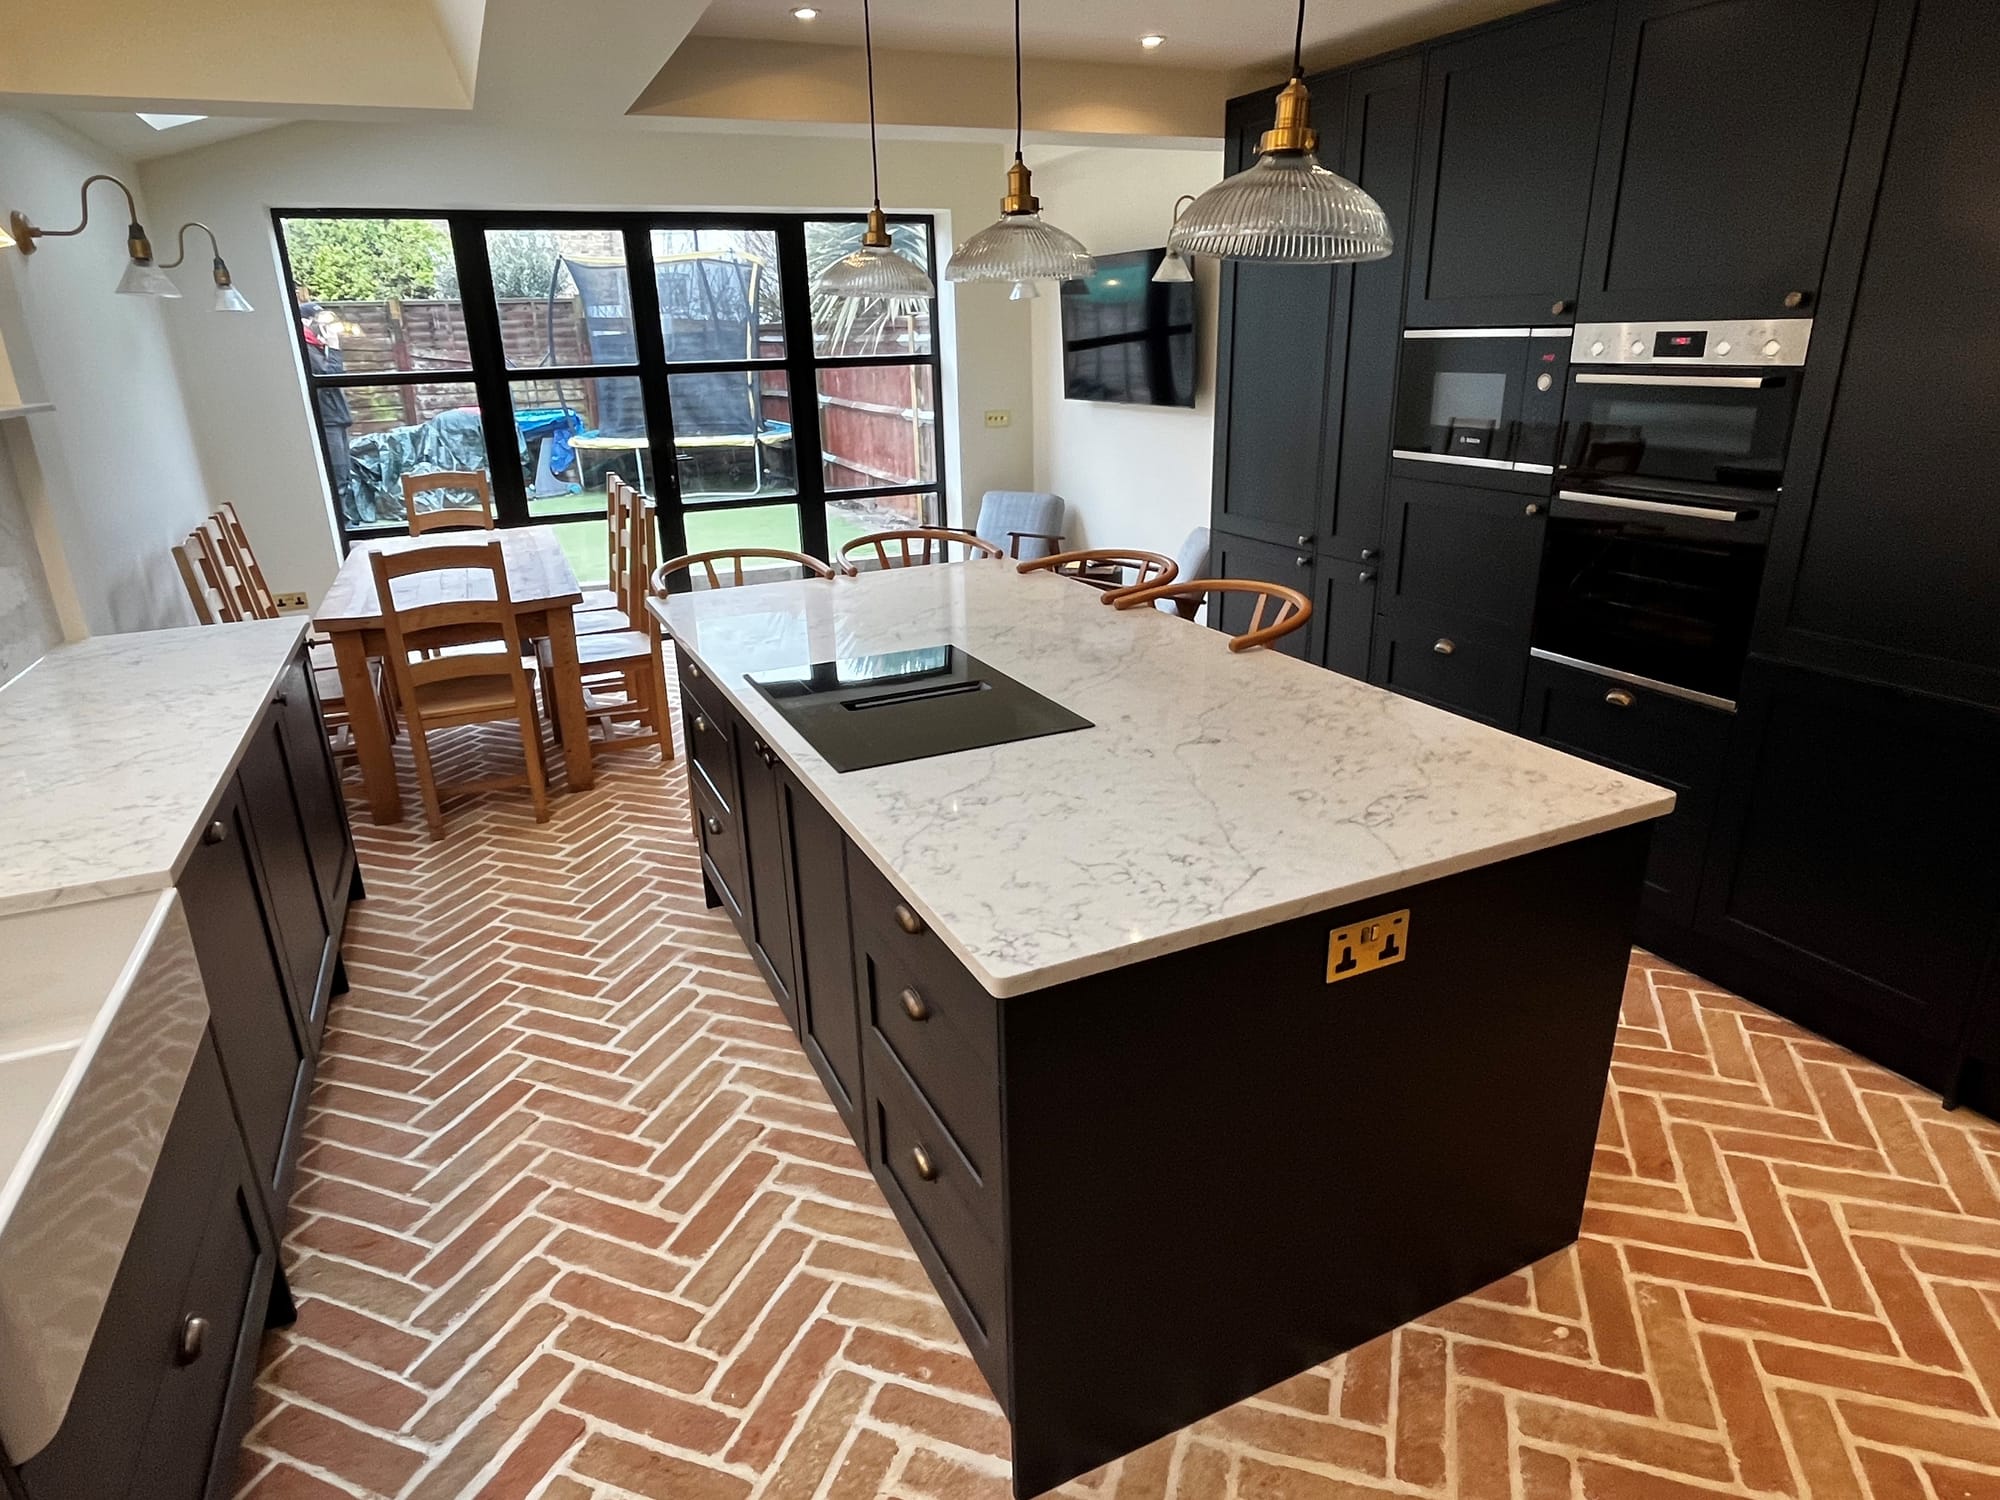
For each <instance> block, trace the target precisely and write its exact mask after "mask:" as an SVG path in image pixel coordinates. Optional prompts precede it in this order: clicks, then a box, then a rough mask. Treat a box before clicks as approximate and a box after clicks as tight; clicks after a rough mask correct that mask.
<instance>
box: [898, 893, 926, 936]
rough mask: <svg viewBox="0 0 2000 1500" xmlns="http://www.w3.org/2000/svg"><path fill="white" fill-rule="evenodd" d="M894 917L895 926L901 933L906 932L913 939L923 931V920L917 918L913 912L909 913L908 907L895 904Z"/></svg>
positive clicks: (900, 903) (899, 903)
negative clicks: (900, 929) (901, 930)
mask: <svg viewBox="0 0 2000 1500" xmlns="http://www.w3.org/2000/svg"><path fill="white" fill-rule="evenodd" d="M895 915H896V925H897V926H898V927H900V928H902V929H903V931H905V932H907V933H908V934H909V935H910V936H911V937H915V936H916V935H917V934H918V933H920V932H922V931H923V930H924V919H923V918H922V917H920V916H918V915H917V914H916V913H915V912H913V911H911V910H910V909H909V907H907V906H905V905H904V904H903V903H902V902H900V901H898V902H897V903H896V912H895Z"/></svg>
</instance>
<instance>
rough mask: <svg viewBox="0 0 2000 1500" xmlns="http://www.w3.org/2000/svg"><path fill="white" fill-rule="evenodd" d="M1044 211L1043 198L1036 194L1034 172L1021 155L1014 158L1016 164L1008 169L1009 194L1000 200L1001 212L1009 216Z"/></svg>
mask: <svg viewBox="0 0 2000 1500" xmlns="http://www.w3.org/2000/svg"><path fill="white" fill-rule="evenodd" d="M1041 211H1042V200H1041V199H1039V198H1037V197H1036V196H1035V188H1034V173H1032V172H1030V171H1029V170H1028V164H1027V163H1026V162H1024V161H1022V160H1021V158H1020V157H1018V156H1016V157H1015V158H1014V165H1013V166H1011V167H1009V168H1008V169H1007V195H1006V196H1005V197H1004V198H1002V199H1001V200H1000V212H1001V213H1002V214H1004V215H1006V216H1007V217H1008V218H1010V219H1011V218H1013V217H1015V216H1016V215H1017V214H1035V213H1040V212H1041Z"/></svg>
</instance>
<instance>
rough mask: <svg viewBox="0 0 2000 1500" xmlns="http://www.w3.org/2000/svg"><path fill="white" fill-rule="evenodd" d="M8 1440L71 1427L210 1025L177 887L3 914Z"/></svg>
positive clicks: (1, 1298) (1, 1386)
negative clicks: (73, 1405) (73, 1404)
mask: <svg viewBox="0 0 2000 1500" xmlns="http://www.w3.org/2000/svg"><path fill="white" fill-rule="evenodd" d="M0 976H4V978H5V987H4V989H3V990H0V1370H4V1371H5V1372H6V1378H5V1379H0V1447H4V1448H5V1450H6V1451H7V1453H8V1454H9V1455H10V1456H12V1457H13V1458H14V1459H15V1460H16V1461H17V1462H19V1461H25V1460H27V1459H29V1458H32V1457H33V1456H34V1455H35V1454H36V1453H38V1452H39V1451H41V1449H42V1447H43V1446H44V1445H45V1444H46V1443H47V1442H48V1441H49V1439H50V1438H52V1437H53V1436H54V1435H55V1433H56V1430H57V1429H58V1428H59V1427H60V1426H61V1425H62V1420H63V1416H64V1413H65V1412H67V1411H68V1409H69V1402H70V1397H71V1395H72V1393H73V1392H74V1391H75V1389H76V1380H77V1375H78V1373H79V1372H80V1371H81V1370H82V1368H83V1363H84V1358H85V1356H86V1355H87V1354H88V1353H89V1352H90V1343H91V1339H92V1338H93V1337H94V1336H95V1335H96V1332H97V1323H98V1318H99V1316H100V1315H101V1314H102V1312H103V1309H104V1302H105V1298H106V1297H107V1296H108V1295H109V1293H110V1290H111V1283H112V1280H113V1278H114V1277H116V1275H117V1274H118V1267H119V1263H120V1262H121V1261H122V1260H123V1259H124V1255H125V1246H126V1242H127V1241H128V1240H129V1239H130V1237H131V1233H132V1226H133V1224H134V1222H135V1221H136V1220H137V1218H138V1216H139V1206H140V1204H141V1203H142V1202H143V1201H144V1199H145V1196H146V1189H147V1187H148V1185H149V1184H150V1182H151V1181H152V1176H153V1167H154V1164H155V1163H156V1162H157V1161H158V1159H159V1153H160V1145H161V1143H162V1142H163V1141H164V1140H165V1139H166V1134H167V1127H168V1125H169V1124H170V1123H171V1122H172V1120H173V1116H174V1109H175V1106H176V1104H177V1103H178V1102H179V1099H180V1094H181V1087H182V1085H183V1084H184V1083H185V1082H186V1080H187V1075H188V1069H189V1067H190V1066H191V1065H192V1063H193V1061H194V1056H195V1049H196V1048H197V1047H198V1046H199V1045H200V1042H201V1036H202V1031H203V1028H204V1027H205V1026H206V1025H207V1024H208V999H207V995H206V992H205V991H204V989H203V987H202V982H201V971H200V968H199V967H198V965H197V963H196V961H195V953H194V943H193V940H192V939H191V937H190V936H189V933H188V927H187V920H186V918H185V917H184V916H183V915H182V912H181V905H180V897H179V895H178V894H177V893H175V892H174V891H171V890H163V891H156V892H151V893H147V894H141V895H131V896H117V897H111V898H109V899H106V900H102V901H90V902H80V903H75V904H71V905H67V906H62V907H56V908H51V909H48V910H42V911H31V912H17V913H15V914H13V915H11V916H0Z"/></svg>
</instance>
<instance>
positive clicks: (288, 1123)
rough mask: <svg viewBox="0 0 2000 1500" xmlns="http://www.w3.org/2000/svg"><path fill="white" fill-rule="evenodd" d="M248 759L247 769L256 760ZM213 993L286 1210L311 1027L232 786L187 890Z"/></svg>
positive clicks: (243, 1109) (232, 1083)
mask: <svg viewBox="0 0 2000 1500" xmlns="http://www.w3.org/2000/svg"><path fill="white" fill-rule="evenodd" d="M255 754H256V751H255V750H254V749H253V750H252V752H251V755H249V756H246V757H245V760H244V764H245V766H246V767H247V766H248V765H249V764H250V761H251V759H253V758H254V757H255ZM179 889H180V895H181V903H182V905H183V906H185V907H186V908H187V919H188V929H189V931H190V933H191V934H192V935H193V937H194V951H195V957H196V959H197V960H198V961H199V962H200V965H201V980H202V985H203V987H204V988H206V989H207V991H208V1010H209V1027H210V1029H211V1031H212V1032H213V1033H214V1036H215V1047H216V1051H217V1053H218V1054H219V1055H220V1057H221V1059H222V1071H223V1074H224V1076H225V1077H226V1078H227V1079H228V1081H229V1094H230V1098H231V1099H232V1100H234V1101H235V1105H236V1118H237V1120H238V1121H239V1122H240V1123H241V1125H242V1127H243V1139H244V1142H245V1144H247V1145H248V1147H249V1148H250V1160H251V1162H252V1163H253V1164H254V1165H255V1166H256V1169H257V1176H258V1180H259V1181H260V1182H262V1183H263V1185H264V1187H265V1189H266V1191H267V1192H268V1193H269V1194H270V1200H269V1201H270V1202H271V1203H272V1204H274V1205H275V1204H281V1203H283V1202H284V1200H285V1184H286V1181H287V1179H288V1177H289V1175H290V1166H291V1147H292V1144H293V1143H292V1136H293V1133H294V1131H295V1130H296V1128H297V1125H298V1117H299V1106H300V1105H301V1104H302V1103H303V1101H304V1096H305V1087H306V1084H307V1082H308V1069H307V1058H308V1055H309V1053H310V1050H311V1049H310V1048H309V1047H308V1045H307V1042H306V1027H305V1023H304V1022H303V1021H302V1020H301V1019H300V1017H299V1016H298V1015H297V1014H296V1013H295V1012H294V1010H293V1008H292V1006H291V1004H290V1002H289V1001H288V1000H287V998H286V988H287V985H286V979H285V964H286V959H285V956H284V954H285V949H284V945H283V943H282V941H281V940H280V938H279V935H278V928H277V924H276V922H275V921H274V920H273V918H272V915H271V908H270V904H269V902H268V900H267V898H266V896H265V894H264V889H263V882H262V878H261V874H260V871H259V865H258V860H257V850H256V844H255V838H254V834H253V832H252V828H251V819H250V814H249V808H248V805H247V802H246V799H245V795H244V789H243V786H242V784H241V783H240V782H238V781H232V782H231V783H230V784H229V787H228V789H227V790H226V791H225V792H224V793H223V797H222V803H221V805H220V806H219V807H217V808H216V810H215V816H214V818H213V820H212V821H211V822H210V823H209V825H208V827H207V829H206V830H205V831H204V832H203V833H202V835H201V839H200V842H198V843H197V844H196V846H195V850H194V852H193V853H192V854H191V855H189V856H188V862H187V867H186V868H185V869H184V870H183V871H182V872H181V878H180V882H179Z"/></svg>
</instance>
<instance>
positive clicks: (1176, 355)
mask: <svg viewBox="0 0 2000 1500" xmlns="http://www.w3.org/2000/svg"><path fill="white" fill-rule="evenodd" d="M1165 254H1166V252H1165V251H1164V250H1128V251H1126V252H1124V253H1123V254H1120V255H1100V256H1098V257H1097V269H1096V270H1095V271H1094V272H1092V273H1091V274H1090V275H1089V276H1088V277H1086V278H1084V279H1083V280H1081V281H1065V282H1064V283H1063V288H1062V332H1063V394H1064V395H1066V396H1068V397H1069V399H1070V400H1072V401H1124V402H1129V403H1131V404H1133V405H1137V406H1193V405H1194V372H1195V341H1194V283H1193V282H1191V281H1155V280H1153V272H1155V271H1157V270H1158V269H1159V267H1160V261H1161V259H1162V257H1163V256H1164V255H1165Z"/></svg>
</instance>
